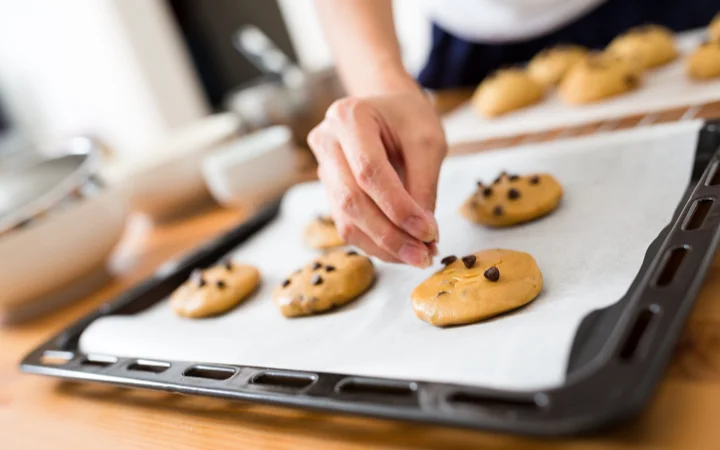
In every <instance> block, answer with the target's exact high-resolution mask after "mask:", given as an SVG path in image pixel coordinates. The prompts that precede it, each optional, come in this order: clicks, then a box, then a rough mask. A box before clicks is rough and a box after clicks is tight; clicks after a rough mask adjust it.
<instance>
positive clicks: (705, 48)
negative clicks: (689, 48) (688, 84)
mask: <svg viewBox="0 0 720 450" xmlns="http://www.w3.org/2000/svg"><path fill="white" fill-rule="evenodd" d="M685 68H686V70H687V74H688V76H689V77H690V78H694V79H696V80H707V79H710V78H716V77H720V41H716V42H706V43H704V44H702V45H700V46H699V47H698V48H697V49H695V51H694V52H692V53H691V54H690V56H688V58H687V60H686V61H685Z"/></svg>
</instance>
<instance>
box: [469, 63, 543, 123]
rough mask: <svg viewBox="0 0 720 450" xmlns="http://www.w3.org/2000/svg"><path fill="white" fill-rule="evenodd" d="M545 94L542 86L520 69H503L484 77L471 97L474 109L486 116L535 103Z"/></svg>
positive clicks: (497, 114) (496, 114)
mask: <svg viewBox="0 0 720 450" xmlns="http://www.w3.org/2000/svg"><path fill="white" fill-rule="evenodd" d="M544 96H545V90H544V88H543V86H542V85H541V84H540V83H538V82H537V81H535V80H534V79H532V78H531V77H530V76H529V75H528V74H527V73H526V72H525V71H523V70H520V69H505V70H499V71H497V72H495V73H494V74H493V75H490V76H489V77H487V78H485V80H483V82H482V83H480V86H478V88H477V90H476V91H475V94H473V97H472V104H473V106H474V108H475V110H476V111H478V112H479V113H480V114H482V115H484V116H487V117H495V116H499V115H501V114H505V113H507V112H510V111H513V110H516V109H519V108H522V107H525V106H529V105H532V104H535V103H537V102H539V101H540V100H542V98H543V97H544Z"/></svg>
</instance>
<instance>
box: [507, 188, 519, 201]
mask: <svg viewBox="0 0 720 450" xmlns="http://www.w3.org/2000/svg"><path fill="white" fill-rule="evenodd" d="M507 196H508V198H509V199H510V200H517V199H518V198H520V191H518V190H517V189H509V190H508V193H507Z"/></svg>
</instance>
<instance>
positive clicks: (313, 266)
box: [310, 261, 322, 270]
mask: <svg viewBox="0 0 720 450" xmlns="http://www.w3.org/2000/svg"><path fill="white" fill-rule="evenodd" d="M321 267H322V264H320V263H319V262H317V261H315V262H314V263H313V264H312V266H310V268H311V269H312V270H318V269H319V268H321Z"/></svg>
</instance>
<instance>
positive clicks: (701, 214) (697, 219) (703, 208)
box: [682, 198, 715, 231]
mask: <svg viewBox="0 0 720 450" xmlns="http://www.w3.org/2000/svg"><path fill="white" fill-rule="evenodd" d="M714 202H715V201H714V200H713V199H711V198H701V199H698V200H695V202H693V204H692V206H691V207H690V213H689V214H688V216H687V218H686V219H685V223H683V226H682V229H683V230H685V231H692V230H697V229H700V228H702V226H703V224H704V223H705V219H706V218H707V215H708V213H709V212H710V208H712V205H713V203H714Z"/></svg>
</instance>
